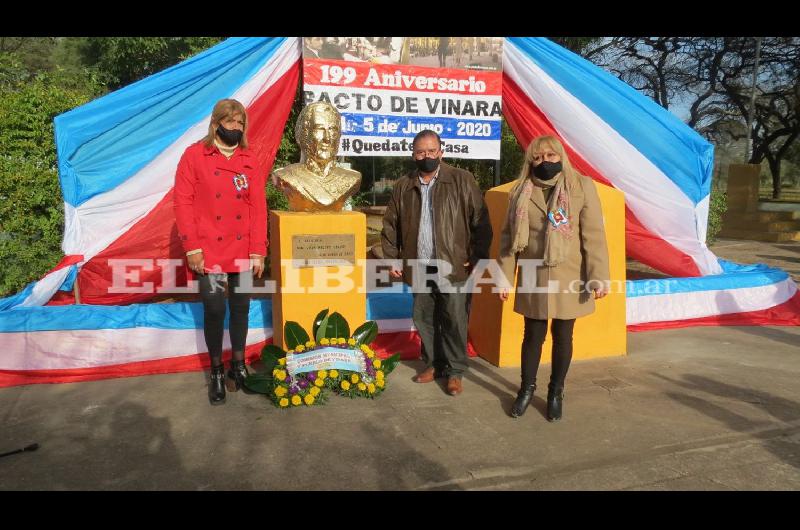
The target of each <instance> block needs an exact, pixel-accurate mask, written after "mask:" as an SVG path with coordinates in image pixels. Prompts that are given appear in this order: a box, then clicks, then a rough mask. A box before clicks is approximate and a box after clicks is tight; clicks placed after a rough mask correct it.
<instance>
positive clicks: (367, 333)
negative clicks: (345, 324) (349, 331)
mask: <svg viewBox="0 0 800 530" xmlns="http://www.w3.org/2000/svg"><path fill="white" fill-rule="evenodd" d="M377 336H378V323H377V322H375V321H374V320H368V321H366V322H364V323H363V324H361V325H360V326H358V328H356V330H355V331H354V332H353V338H354V339H355V341H356V342H357V343H358V344H371V343H372V341H373V340H375V337H377Z"/></svg>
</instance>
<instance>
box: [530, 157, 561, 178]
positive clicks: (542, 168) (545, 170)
mask: <svg viewBox="0 0 800 530" xmlns="http://www.w3.org/2000/svg"><path fill="white" fill-rule="evenodd" d="M562 169H563V167H562V166H561V162H546V161H543V162H542V163H541V164H539V165H538V166H533V176H535V177H536V178H538V179H539V180H550V179H552V178H553V177H555V176H556V175H558V174H559V173H561V170H562Z"/></svg>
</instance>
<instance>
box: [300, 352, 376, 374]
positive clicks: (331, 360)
mask: <svg viewBox="0 0 800 530" xmlns="http://www.w3.org/2000/svg"><path fill="white" fill-rule="evenodd" d="M334 369H336V370H351V371H353V372H365V371H366V369H367V366H366V363H365V361H364V354H363V353H362V352H361V350H353V349H350V348H334V347H329V348H320V349H317V350H313V351H310V352H308V353H295V354H289V355H286V370H287V371H288V372H289V374H291V376H292V377H294V376H295V374H300V373H305V372H315V371H317V370H334Z"/></svg>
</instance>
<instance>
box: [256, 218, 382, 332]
mask: <svg viewBox="0 0 800 530" xmlns="http://www.w3.org/2000/svg"><path fill="white" fill-rule="evenodd" d="M269 226H270V268H271V273H272V279H273V280H274V281H275V282H276V283H277V287H278V290H277V291H278V292H277V293H275V294H274V295H273V296H272V325H273V330H274V334H275V335H274V337H273V341H274V343H275V345H277V346H280V347H284V337H283V327H284V324H286V322H287V321H295V322H297V323H299V324H300V325H301V326H302V327H303V328H304V329H305V330H306V331H307V332H308V334H309V335H311V333H312V329H311V326H312V323H313V321H314V317H315V316H317V314H318V313H319V312H320V311H321V310H323V309H325V308H328V309H329V310H330V312H331V313H333V312H334V311H337V312H339V313H341V314H342V316H344V318H345V319H347V322H348V324H350V328H351V329H350V331H351V332H352V331H353V330H354V329H355V328H356V327H358V326H360V325H361V324H363V323H364V321H365V320H366V317H367V295H366V292H365V282H366V274H365V272H366V271H365V263H364V261H363V260H364V259H365V258H366V252H367V250H366V247H367V217H366V216H365V215H364V214H363V213H361V212H337V213H306V212H283V211H271V212H270V222H269ZM341 234H353V235H354V236H355V259H356V263H355V264H354V265H353V268H352V270H350V271H348V273H347V274H345V275H343V277H342V279H343V280H344V281H345V282H347V283H351V284H352V285H351V287H349V288H348V289H347V291H346V292H315V291H323V290H324V289H323V285H322V281H321V280H322V279H323V278H322V277H323V276H325V275H336V274H337V273H339V272H341V270H339V269H338V267H336V266H315V267H305V268H295V267H293V266H292V265H291V264H287V263H284V264H283V265H282V263H281V262H282V260H292V259H297V258H296V256H293V248H294V247H293V236H296V235H305V236H311V235H341ZM358 260H361V262H360V263H359V261H358ZM329 278H330V276H329ZM326 283H328V285H329V286H331V287H336V286H338V285H340V281H339V280H335V279H330V280H329V281H327V282H326ZM298 288H299V289H298ZM298 290H302V291H303V292H292V291H298ZM359 291H361V292H359Z"/></svg>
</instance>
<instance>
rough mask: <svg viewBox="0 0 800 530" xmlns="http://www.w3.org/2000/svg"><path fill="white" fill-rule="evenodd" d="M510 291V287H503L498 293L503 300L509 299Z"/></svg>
mask: <svg viewBox="0 0 800 530" xmlns="http://www.w3.org/2000/svg"><path fill="white" fill-rule="evenodd" d="M508 293H509V289H508V287H501V288H500V292H499V293H498V296H499V297H500V300H502V301H503V302H505V301H506V300H508Z"/></svg>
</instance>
